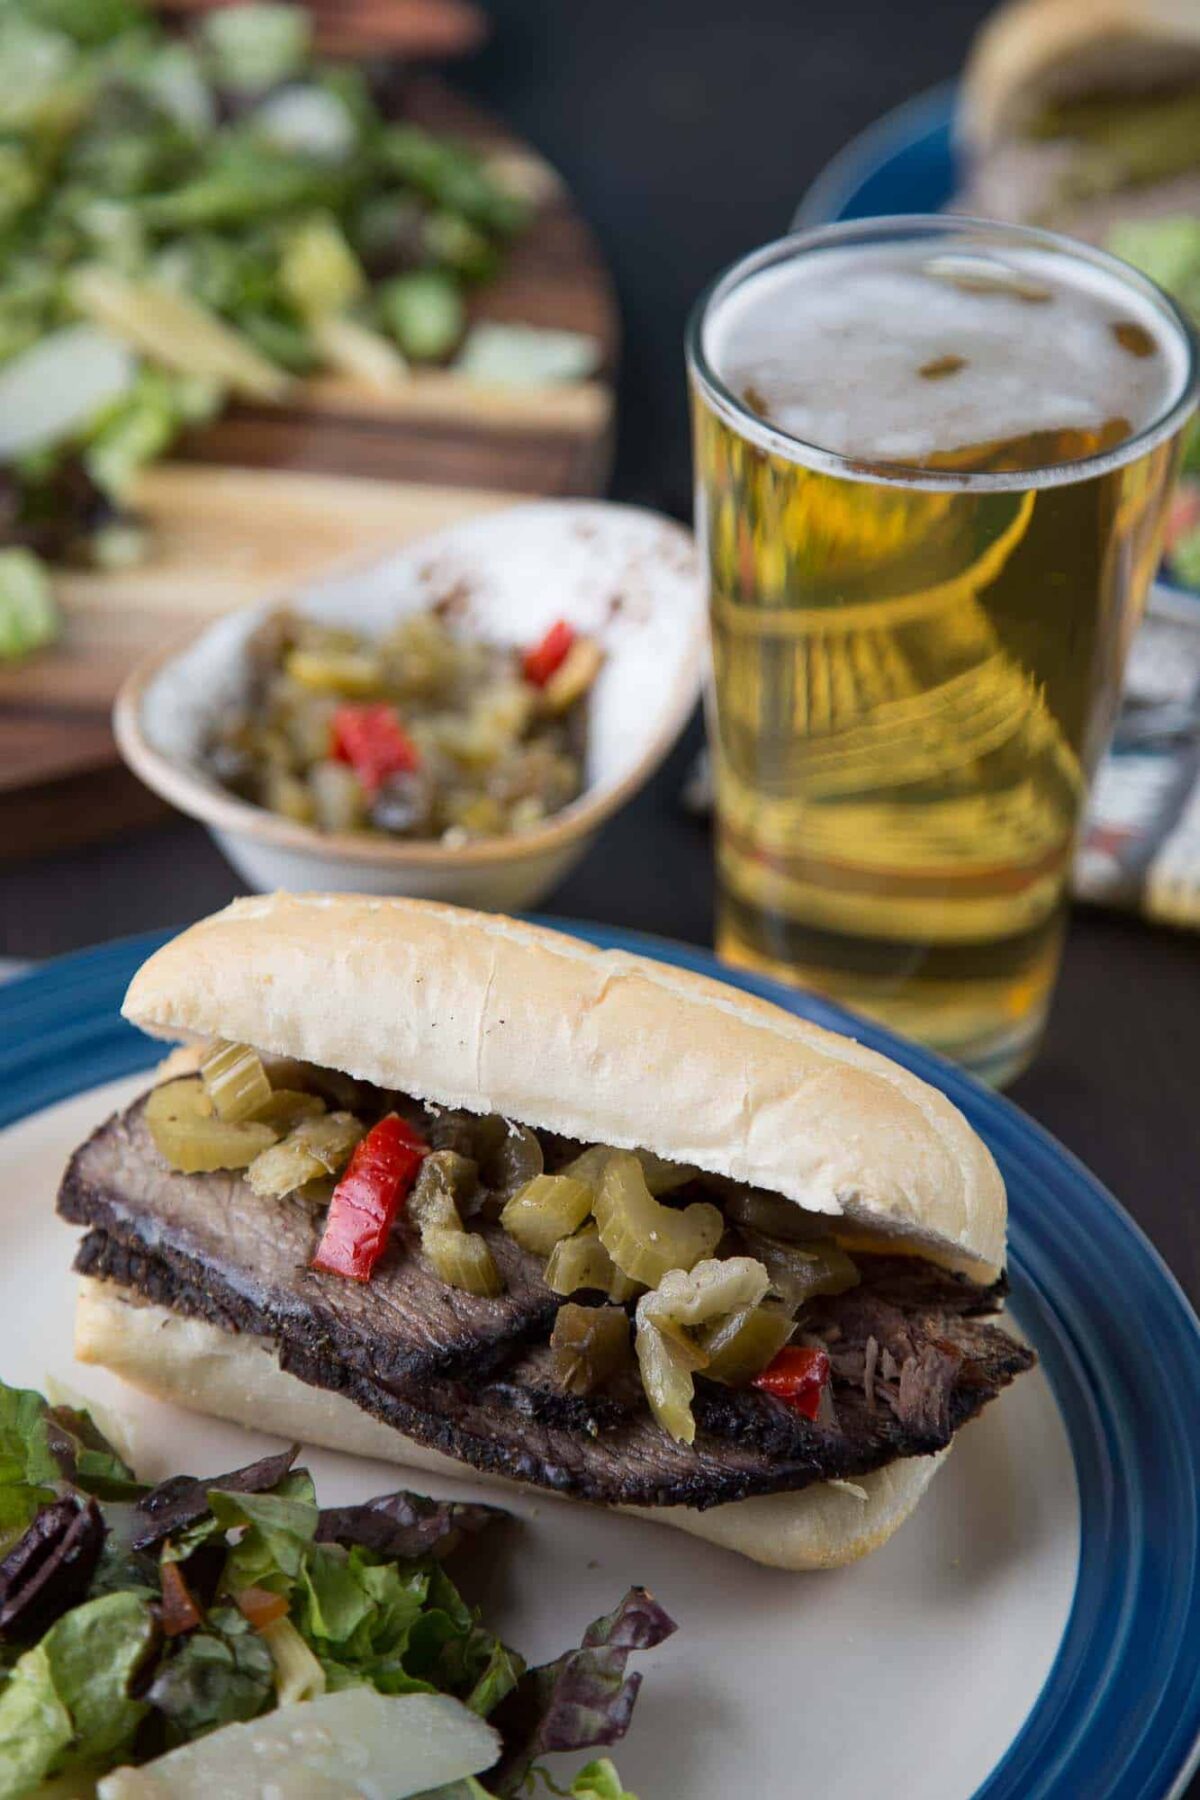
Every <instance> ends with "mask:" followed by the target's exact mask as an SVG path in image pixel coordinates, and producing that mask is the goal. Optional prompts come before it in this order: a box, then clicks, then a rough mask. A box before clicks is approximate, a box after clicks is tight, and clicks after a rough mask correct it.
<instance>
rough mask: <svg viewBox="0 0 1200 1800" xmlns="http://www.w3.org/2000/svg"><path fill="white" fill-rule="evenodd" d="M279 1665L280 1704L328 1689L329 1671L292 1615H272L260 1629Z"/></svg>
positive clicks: (291, 1703)
mask: <svg viewBox="0 0 1200 1800" xmlns="http://www.w3.org/2000/svg"><path fill="white" fill-rule="evenodd" d="M259 1636H260V1637H261V1638H262V1640H263V1643H264V1644H265V1645H266V1646H267V1649H268V1650H269V1651H270V1652H271V1661H272V1662H273V1663H274V1665H275V1699H276V1702H277V1704H278V1705H280V1706H294V1705H295V1704H296V1703H297V1702H298V1701H301V1700H315V1699H316V1698H317V1695H318V1694H323V1693H324V1692H325V1686H326V1683H325V1671H324V1669H323V1668H322V1667H321V1665H320V1663H319V1662H318V1661H317V1659H316V1657H315V1656H314V1655H313V1653H312V1651H311V1650H310V1649H309V1647H308V1645H307V1644H306V1643H305V1641H304V1639H303V1638H302V1637H301V1636H300V1633H299V1632H298V1631H297V1630H296V1627H295V1626H294V1625H293V1624H292V1621H291V1620H290V1619H288V1618H282V1619H272V1621H271V1623H270V1624H269V1625H264V1626H262V1627H261V1629H260V1631H259Z"/></svg>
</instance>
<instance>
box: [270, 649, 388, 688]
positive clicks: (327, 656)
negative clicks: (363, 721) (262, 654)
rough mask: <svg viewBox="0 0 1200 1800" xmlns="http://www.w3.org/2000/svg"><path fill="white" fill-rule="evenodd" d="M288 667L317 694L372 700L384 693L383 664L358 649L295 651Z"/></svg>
mask: <svg viewBox="0 0 1200 1800" xmlns="http://www.w3.org/2000/svg"><path fill="white" fill-rule="evenodd" d="M284 667H285V669H286V670H287V673H288V674H289V675H290V677H291V679H292V680H293V681H298V682H299V683H300V686H301V687H304V688H308V689H309V690H310V691H311V692H312V693H314V694H335V695H337V696H338V698H339V699H344V698H345V697H346V696H347V695H350V694H353V695H354V696H355V697H356V698H358V699H369V698H370V697H371V696H372V695H374V694H379V693H381V692H382V691H383V664H382V663H381V662H380V660H379V658H378V657H377V656H369V655H366V654H364V653H363V652H362V651H358V650H293V651H291V652H290V653H289V655H288V658H287V661H286V663H285V664H284Z"/></svg>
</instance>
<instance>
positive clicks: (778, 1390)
mask: <svg viewBox="0 0 1200 1800" xmlns="http://www.w3.org/2000/svg"><path fill="white" fill-rule="evenodd" d="M828 1380H829V1358H828V1356H827V1355H826V1354H825V1352H824V1350H818V1349H817V1348H816V1346H815V1345H809V1344H796V1345H786V1346H785V1347H784V1348H783V1349H782V1350H781V1351H780V1352H779V1355H778V1356H777V1357H776V1358H775V1360H774V1362H772V1363H768V1365H767V1367H766V1368H765V1369H764V1370H763V1371H762V1373H761V1374H759V1375H756V1376H755V1377H754V1380H753V1381H752V1382H751V1383H750V1386H751V1387H756V1388H758V1389H759V1390H760V1392H762V1393H764V1394H773V1395H774V1396H775V1398H776V1400H782V1401H783V1403H784V1405H785V1406H790V1407H791V1408H792V1410H793V1411H794V1412H798V1413H803V1415H804V1417H805V1418H806V1419H815V1418H816V1416H817V1413H818V1411H819V1409H820V1405H821V1390H822V1388H823V1387H824V1386H825V1384H826V1383H827V1382H828Z"/></svg>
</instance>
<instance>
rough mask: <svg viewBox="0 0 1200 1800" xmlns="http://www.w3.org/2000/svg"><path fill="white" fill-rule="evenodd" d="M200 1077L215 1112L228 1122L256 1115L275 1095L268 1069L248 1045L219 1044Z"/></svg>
mask: <svg viewBox="0 0 1200 1800" xmlns="http://www.w3.org/2000/svg"><path fill="white" fill-rule="evenodd" d="M200 1079H201V1080H202V1081H203V1083H204V1089H205V1092H206V1093H207V1095H208V1097H209V1099H210V1100H211V1101H212V1103H213V1111H214V1112H215V1113H216V1115H217V1117H218V1118H219V1119H224V1121H225V1122H226V1124H228V1125H239V1124H240V1123H241V1121H242V1120H243V1119H250V1118H253V1117H254V1115H255V1113H257V1112H258V1110H259V1108H260V1107H262V1106H264V1105H265V1104H266V1103H267V1101H268V1100H270V1098H271V1083H270V1082H269V1081H268V1080H267V1072H266V1070H265V1069H264V1068H263V1066H262V1062H261V1061H260V1059H259V1056H258V1053H257V1051H254V1050H251V1049H250V1047H249V1046H248V1045H247V1044H224V1043H221V1044H215V1045H214V1046H213V1048H212V1049H211V1050H210V1051H209V1053H208V1055H207V1056H206V1057H205V1058H204V1060H203V1062H202V1063H201V1064H200Z"/></svg>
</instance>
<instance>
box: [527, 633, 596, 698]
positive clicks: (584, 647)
mask: <svg viewBox="0 0 1200 1800" xmlns="http://www.w3.org/2000/svg"><path fill="white" fill-rule="evenodd" d="M603 661H604V652H603V650H602V649H601V648H600V646H599V644H598V643H597V642H596V640H595V638H585V637H580V638H576V639H575V642H574V643H573V644H572V645H571V648H570V649H569V650H568V651H567V654H566V656H565V657H564V659H563V661H562V663H561V664H560V665H559V667H558V668H557V669H556V670H555V671H554V674H553V675H552V676H551V677H550V679H549V681H547V683H546V685H545V687H544V688H543V689H542V705H543V706H544V707H545V708H546V711H547V712H551V713H563V712H566V710H567V708H568V707H571V706H574V704H575V702H576V701H577V700H582V699H583V696H584V695H585V694H586V693H587V691H588V689H589V688H590V687H591V685H592V683H593V682H594V681H595V679H596V677H597V675H598V674H599V673H600V667H601V664H602V663H603Z"/></svg>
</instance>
